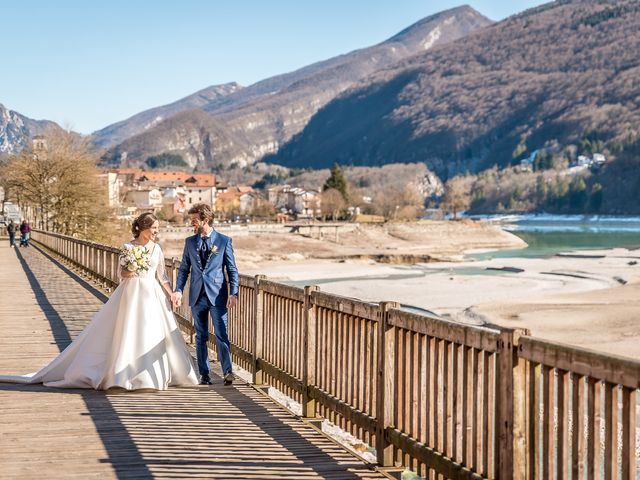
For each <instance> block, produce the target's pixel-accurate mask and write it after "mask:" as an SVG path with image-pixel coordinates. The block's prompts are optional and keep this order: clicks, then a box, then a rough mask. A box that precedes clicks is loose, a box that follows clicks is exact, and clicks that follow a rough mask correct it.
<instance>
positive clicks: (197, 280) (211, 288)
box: [171, 203, 238, 385]
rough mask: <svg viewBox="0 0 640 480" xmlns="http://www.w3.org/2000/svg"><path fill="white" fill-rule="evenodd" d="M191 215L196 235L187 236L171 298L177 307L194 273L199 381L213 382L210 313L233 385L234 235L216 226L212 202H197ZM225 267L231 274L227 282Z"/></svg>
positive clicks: (220, 355) (192, 287) (192, 299)
mask: <svg viewBox="0 0 640 480" xmlns="http://www.w3.org/2000/svg"><path fill="white" fill-rule="evenodd" d="M189 216H190V217H191V225H192V226H193V231H194V233H195V235H193V236H191V237H188V238H187V239H186V240H185V243H184V252H183V254H182V263H181V264H180V270H179V271H178V280H177V282H176V289H175V291H174V292H173V295H172V296H171V297H172V298H171V299H172V301H173V304H174V305H175V306H176V307H179V306H180V305H181V304H182V290H183V289H184V286H185V284H186V283H187V277H188V276H189V274H191V281H190V283H189V306H190V307H191V313H192V315H193V322H194V324H195V329H196V356H197V357H198V370H199V371H200V384H201V385H211V377H210V366H209V354H208V350H207V339H208V338H209V314H211V319H212V320H213V330H214V333H215V335H216V349H217V350H218V358H219V360H220V364H221V365H222V374H223V375H224V384H225V385H231V383H232V382H233V373H232V367H231V345H230V343H229V336H228V335H227V309H228V308H233V307H235V306H236V302H237V298H238V269H237V268H236V261H235V258H234V256H233V247H232V245H231V238H229V237H227V236H226V235H222V234H221V233H218V232H216V231H215V230H214V229H213V227H212V224H213V211H212V210H211V207H209V205H206V204H204V203H198V204H196V205H194V206H193V207H192V208H191V209H190V210H189ZM225 270H226V273H227V275H228V277H229V283H228V284H227V278H226V276H225Z"/></svg>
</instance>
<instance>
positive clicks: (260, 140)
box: [103, 6, 491, 169]
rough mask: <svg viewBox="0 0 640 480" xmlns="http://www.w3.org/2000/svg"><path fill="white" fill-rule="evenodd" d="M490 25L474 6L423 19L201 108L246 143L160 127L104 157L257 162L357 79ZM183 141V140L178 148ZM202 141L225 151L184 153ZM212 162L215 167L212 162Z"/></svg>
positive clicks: (203, 164)
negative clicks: (371, 42)
mask: <svg viewBox="0 0 640 480" xmlns="http://www.w3.org/2000/svg"><path fill="white" fill-rule="evenodd" d="M490 24H491V21H490V20H488V19H487V18H485V17H483V16H482V15H480V14H479V13H478V12H476V11H475V10H473V9H472V8H470V7H468V6H465V7H459V8H455V9H451V10H447V11H444V12H441V13H439V14H437V15H433V16H430V17H427V18H425V19H423V20H421V21H419V22H418V23H416V24H414V25H412V26H411V27H409V28H407V29H405V30H404V31H402V32H400V33H399V34H397V35H395V36H394V37H392V38H390V39H388V40H386V41H384V42H382V43H380V44H378V45H375V46H372V47H368V48H364V49H361V50H356V51H354V52H351V53H348V54H345V55H341V56H338V57H335V58H331V59H329V60H326V61H323V62H318V63H315V64H312V65H309V66H307V67H304V68H301V69H299V70H296V71H294V72H291V73H287V74H283V75H279V76H276V77H272V78H269V79H266V80H263V81H261V82H258V83H256V84H254V85H251V86H249V87H246V88H244V89H241V90H239V91H237V92H234V93H232V94H229V95H226V96H222V97H219V98H216V99H213V100H212V101H211V102H210V103H208V104H206V105H204V106H202V107H201V110H203V111H205V112H207V113H208V114H209V115H211V117H212V119H213V120H215V124H216V125H218V126H220V125H224V127H225V129H227V131H228V132H229V134H232V135H234V136H235V137H236V138H237V139H239V140H240V143H239V144H236V143H234V144H227V143H226V142H224V141H221V142H219V141H218V140H217V139H216V132H215V131H207V130H202V129H200V130H198V131H188V130H186V129H184V128H182V127H181V125H179V124H177V123H175V122H174V126H175V128H176V129H177V130H175V131H171V130H170V129H167V128H166V126H162V124H158V125H156V126H154V127H152V128H149V129H148V130H147V131H145V132H143V133H141V134H139V135H136V136H135V137H132V138H129V139H128V140H127V141H126V142H124V143H123V144H120V145H118V146H117V147H115V148H112V149H111V150H110V151H109V152H107V153H106V154H105V156H104V157H103V158H104V160H105V161H106V162H108V163H112V164H117V163H119V162H121V161H122V159H123V158H126V159H127V162H128V163H129V164H135V163H137V164H140V163H142V162H144V161H145V159H146V158H148V157H149V156H152V155H157V154H160V153H172V154H178V155H180V156H182V157H183V159H184V160H185V162H186V163H187V164H188V165H190V166H192V167H198V168H205V169H206V168H211V167H215V166H221V165H234V164H235V165H246V164H250V163H252V162H254V161H256V160H257V159H260V158H261V157H263V156H264V155H265V154H267V153H270V152H275V151H276V150H277V149H278V148H279V146H280V145H282V144H283V143H284V142H286V141H287V140H289V139H290V138H291V137H292V136H293V135H295V134H296V133H298V132H300V131H301V130H302V129H303V128H304V127H305V125H306V123H307V122H308V120H309V119H310V118H311V116H312V115H313V114H314V113H316V112H317V111H318V110H319V109H320V108H322V107H323V106H324V105H325V104H327V103H328V102H329V101H330V100H332V99H333V98H334V97H335V96H336V95H338V94H339V93H340V92H343V91H344V90H346V89H347V88H349V87H351V86H353V85H354V84H355V83H356V82H357V81H358V80H360V79H362V78H364V77H366V76H368V75H370V74H372V73H374V72H375V71H377V70H379V69H382V68H385V67H388V66H389V65H392V64H394V63H396V62H398V61H400V60H402V59H404V58H407V57H410V56H412V55H414V54H416V53H418V52H424V51H425V50H431V49H434V48H435V47H438V46H440V45H444V44H446V43H448V42H451V41H454V40H455V39H458V38H461V37H464V36H466V35H468V34H469V33H470V32H472V31H475V30H477V29H480V28H483V27H485V26H487V25H490ZM182 118H185V117H184V116H183V117H182ZM177 136H180V137H181V141H180V142H178V144H176V142H175V139H176V137H177ZM203 136H208V137H209V139H210V140H211V142H212V144H214V145H220V150H218V151H216V152H215V154H214V155H211V154H210V152H205V151H203V150H198V151H195V150H194V149H193V148H191V146H192V145H193V143H189V148H188V149H184V148H183V146H184V145H185V144H186V143H188V141H187V139H188V138H191V139H194V138H196V137H197V138H198V140H197V142H196V143H197V144H200V145H204V142H202V138H203ZM142 145H144V147H143V146H142ZM225 145H227V146H228V147H229V148H226V147H225ZM208 158H210V159H211V161H207V160H206V159H208Z"/></svg>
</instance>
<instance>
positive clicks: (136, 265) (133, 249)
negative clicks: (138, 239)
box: [120, 245, 151, 273]
mask: <svg viewBox="0 0 640 480" xmlns="http://www.w3.org/2000/svg"><path fill="white" fill-rule="evenodd" d="M150 260H151V253H150V252H149V250H147V248H146V247H143V246H142V245H126V246H125V247H124V248H123V249H122V251H121V252H120V265H121V266H122V268H123V269H124V270H128V271H130V272H137V273H141V272H146V271H147V270H149V262H150Z"/></svg>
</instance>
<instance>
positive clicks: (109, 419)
mask: <svg viewBox="0 0 640 480" xmlns="http://www.w3.org/2000/svg"><path fill="white" fill-rule="evenodd" d="M15 251H16V256H17V257H18V260H19V261H20V265H21V266H22V268H23V270H24V272H25V275H26V276H27V279H28V281H29V285H30V286H31V289H32V290H33V293H34V294H35V297H36V301H37V302H38V306H39V307H40V308H41V309H42V312H43V313H44V315H45V317H46V318H47V320H48V321H49V325H50V326H51V332H52V335H53V338H54V340H55V342H56V344H57V346H58V348H59V349H60V351H62V350H64V349H65V348H66V347H67V346H68V345H69V344H70V343H71V341H72V334H71V332H70V330H69V328H68V327H67V324H66V323H65V321H64V320H63V318H62V316H61V315H60V313H59V312H58V309H56V307H55V306H54V302H52V301H51V299H50V295H51V292H49V291H48V290H49V289H50V288H52V287H53V288H55V287H59V286H60V284H59V282H54V283H53V285H47V284H45V285H43V283H41V281H40V280H38V278H37V276H36V274H35V272H34V271H33V269H32V267H31V266H30V265H29V263H28V262H27V260H26V259H25V256H24V254H23V253H22V252H21V251H19V250H18V249H15ZM34 253H35V252H34ZM38 253H43V252H41V251H40V250H39V249H38ZM31 255H33V253H32V254H31ZM43 255H44V257H45V258H46V259H47V261H51V262H53V263H54V264H55V265H56V266H58V267H59V268H61V269H62V270H63V271H64V272H65V273H66V274H68V275H69V277H70V278H71V279H73V280H74V281H75V282H77V283H78V284H79V285H80V286H81V287H82V288H84V289H85V290H87V291H89V292H90V293H92V294H94V295H96V292H98V293H100V294H101V295H104V294H102V293H101V292H99V291H97V290H96V289H95V288H94V287H91V286H90V285H88V284H87V283H86V282H85V281H84V280H82V279H80V278H78V277H77V275H76V274H74V273H73V272H71V271H69V270H68V269H66V268H64V267H63V266H62V265H61V264H60V263H59V262H57V261H55V260H54V259H52V258H51V257H50V256H49V255H46V254H43ZM61 293H62V294H63V295H62V297H64V298H68V297H67V296H66V295H64V292H55V295H56V296H57V295H60V294H61ZM96 297H98V298H100V297H99V296H98V295H96ZM104 297H105V299H106V298H107V297H106V296H104ZM55 303H57V302H55ZM81 310H82V309H81ZM78 313H80V314H82V315H84V314H85V313H87V312H78ZM89 315H90V316H91V315H92V314H91V313H89ZM90 316H88V317H86V318H84V322H83V323H84V324H86V323H87V321H88V320H90ZM74 327H77V325H76V324H74ZM0 390H13V391H16V390H17V391H24V392H34V393H39V392H44V391H46V392H49V393H50V392H52V391H58V392H60V393H61V394H65V395H69V394H72V395H80V396H81V397H82V399H83V400H84V402H85V404H86V407H87V410H88V412H89V413H88V415H89V416H91V418H92V420H93V422H94V424H95V426H96V430H97V432H98V435H99V436H100V439H101V441H102V443H103V445H104V447H105V449H106V450H107V453H108V455H109V458H108V459H107V460H105V461H108V462H109V463H111V464H112V466H113V468H114V470H115V472H116V475H117V476H118V478H126V477H127V476H132V475H133V474H134V473H135V474H136V475H137V476H142V477H149V478H151V477H152V475H151V472H149V470H148V468H147V467H146V463H145V460H144V459H143V457H142V455H141V454H140V452H139V450H138V448H137V446H136V444H135V443H134V442H133V440H132V439H131V437H130V435H129V434H128V432H127V429H126V427H125V426H124V425H123V424H122V422H121V420H120V418H119V416H118V413H117V412H116V411H115V410H114V408H113V406H112V405H111V403H110V401H109V398H108V397H107V396H105V394H104V392H98V391H94V390H81V389H78V390H75V389H73V390H66V389H52V388H49V387H44V386H42V385H8V384H0ZM114 439H117V440H115V441H114Z"/></svg>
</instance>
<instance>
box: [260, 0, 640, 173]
mask: <svg viewBox="0 0 640 480" xmlns="http://www.w3.org/2000/svg"><path fill="white" fill-rule="evenodd" d="M638 32H640V2H637V1H632V0H616V1H606V0H573V1H567V0H562V1H560V0H558V1H556V2H552V3H549V4H545V5H543V6H540V7H538V8H534V9H531V10H527V11H525V12H523V13H521V14H519V15H515V16H513V17H510V18H508V19H506V20H504V21H502V22H499V23H497V24H494V25H492V26H490V27H488V28H485V29H482V30H478V31H476V32H474V33H472V34H470V35H469V36H467V37H465V38H464V39H462V40H459V41H456V42H453V43H451V44H448V45H444V46H442V47H440V48H437V49H433V50H430V51H427V52H425V53H422V54H420V55H416V56H413V57H411V58H408V59H406V60H404V61H401V62H399V63H397V64H396V65H394V66H393V67H391V68H388V69H385V70H381V71H378V72H376V73H375V74H373V75H372V76H370V77H368V78H366V79H364V80H363V81H362V82H360V83H359V84H358V85H357V87H355V88H352V89H350V90H348V91H346V92H344V93H343V94H342V95H340V96H339V97H337V98H335V99H334V100H333V101H332V102H330V103H329V104H327V105H326V106H325V107H324V108H322V109H321V110H320V111H319V112H318V113H317V114H316V115H314V116H313V118H312V119H311V120H310V121H309V122H308V123H307V125H306V126H305V128H304V130H303V131H302V132H301V133H300V134H298V135H296V136H295V138H293V139H292V140H291V141H290V142H289V143H288V144H286V145H284V146H283V147H282V148H281V149H280V150H279V151H278V152H277V154H275V155H273V156H270V157H269V158H267V159H265V160H267V161H271V162H273V163H279V164H282V165H286V166H291V167H313V168H322V167H327V166H330V165H331V164H333V163H334V162H336V161H337V162H339V163H342V164H349V165H382V164H387V163H395V162H406V163H411V162H416V161H422V162H425V163H426V164H427V167H428V168H430V169H431V170H433V171H435V172H436V173H437V174H438V175H440V176H441V177H443V178H447V177H450V176H451V175H454V174H456V173H459V172H463V171H471V172H477V171H480V170H483V169H485V168H488V167H490V166H492V165H495V164H497V165H507V164H509V163H510V162H512V161H514V160H517V159H518V156H519V155H522V154H526V155H528V154H529V153H531V152H532V151H534V150H536V149H538V148H540V147H543V146H544V145H545V144H547V145H549V144H554V143H555V144H556V145H568V144H576V145H580V144H581V142H584V141H589V142H593V141H598V142H603V143H605V144H606V145H609V146H610V147H611V148H618V149H619V148H624V145H625V144H628V143H629V142H632V141H635V139H637V138H638V135H639V134H640V129H639V127H638V125H640V56H639V55H638V52H639V51H640V34H639V33H638Z"/></svg>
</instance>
